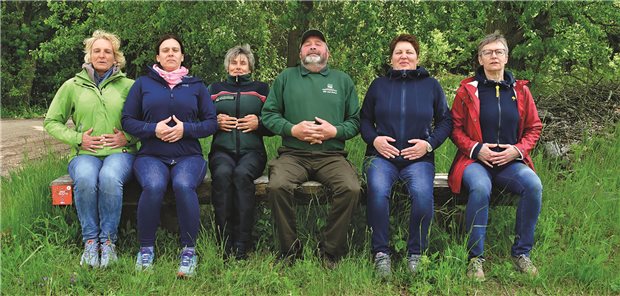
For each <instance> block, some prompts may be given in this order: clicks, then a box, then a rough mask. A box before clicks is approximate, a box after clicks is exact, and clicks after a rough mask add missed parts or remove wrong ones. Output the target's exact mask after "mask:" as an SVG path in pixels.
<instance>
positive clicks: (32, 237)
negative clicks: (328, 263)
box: [0, 126, 620, 295]
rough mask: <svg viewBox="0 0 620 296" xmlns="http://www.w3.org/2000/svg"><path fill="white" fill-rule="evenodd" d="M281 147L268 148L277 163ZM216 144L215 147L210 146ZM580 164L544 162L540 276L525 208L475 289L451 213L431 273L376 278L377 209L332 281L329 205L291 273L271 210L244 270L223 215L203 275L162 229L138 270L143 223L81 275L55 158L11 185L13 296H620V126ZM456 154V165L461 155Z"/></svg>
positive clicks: (4, 208)
mask: <svg viewBox="0 0 620 296" xmlns="http://www.w3.org/2000/svg"><path fill="white" fill-rule="evenodd" d="M278 141H279V139H278V138H271V139H269V140H267V143H266V145H267V147H268V151H269V154H270V157H273V156H274V155H275V150H274V149H275V147H277V146H279V143H278ZM203 144H204V143H203ZM446 144H447V145H444V146H442V148H441V149H440V151H438V152H437V159H438V161H437V171H447V169H448V167H449V163H450V161H451V155H453V153H454V150H453V149H454V146H453V145H452V144H451V143H446ZM347 147H348V149H349V150H350V154H349V158H350V159H351V161H352V162H353V163H354V164H356V165H357V166H358V167H360V164H361V159H362V157H363V153H364V146H363V145H361V139H359V138H356V139H354V140H353V141H352V142H351V143H349V144H348V146H347ZM573 151H574V152H573V154H572V156H571V161H570V163H569V164H568V165H567V164H566V163H565V162H563V161H560V160H555V159H548V158H545V157H543V156H542V154H536V155H535V163H536V164H537V172H538V174H539V175H540V177H541V180H542V181H543V186H544V193H543V209H542V213H541V215H540V220H539V223H538V228H537V232H536V245H535V247H534V250H533V252H532V259H533V260H534V262H535V263H536V264H537V266H538V267H539V270H540V276H539V277H538V278H534V279H532V278H529V277H527V276H525V275H522V274H519V273H517V272H516V271H515V270H514V268H513V267H512V265H511V264H510V261H509V258H510V245H511V243H512V240H513V238H514V237H513V235H512V233H513V230H512V228H513V225H514V211H515V209H514V208H513V207H496V208H493V209H491V211H490V217H491V221H490V225H489V229H488V234H487V243H486V257H487V262H486V263H485V270H486V273H487V278H488V280H487V281H486V282H485V283H481V284H480V283H475V282H471V281H469V280H468V279H466V277H465V274H464V271H465V266H466V257H467V249H466V247H465V245H464V241H465V235H464V234H463V233H462V229H461V228H460V227H459V223H458V221H459V220H458V218H457V217H458V216H459V215H460V214H462V209H458V208H457V209H440V212H438V213H437V216H436V219H435V221H434V223H433V225H432V227H431V240H430V250H429V252H428V253H427V254H426V256H425V258H424V261H423V265H422V267H421V272H420V273H419V274H418V275H417V276H416V277H412V276H410V275H409V274H407V272H406V266H405V260H404V258H402V256H403V255H404V254H403V253H404V250H403V249H402V248H401V249H400V252H399V253H398V255H400V256H401V258H396V260H395V261H394V262H393V266H394V268H395V275H394V277H393V278H392V279H391V280H389V281H380V280H378V279H377V278H375V276H374V274H373V265H372V262H371V260H370V255H369V249H370V246H369V232H368V231H367V229H366V226H365V219H366V218H365V214H364V213H365V208H364V207H363V206H362V205H360V206H359V208H358V211H357V212H356V214H355V217H354V221H353V223H352V225H353V236H352V237H351V247H350V255H349V256H348V257H346V258H345V259H344V260H343V261H342V262H341V264H340V265H339V266H338V267H337V268H336V269H335V270H332V271H329V270H326V269H324V268H323V267H322V266H321V263H320V261H319V260H318V259H317V258H316V257H315V256H314V255H313V248H314V246H316V243H317V241H316V237H317V232H318V231H319V229H320V226H321V225H324V223H325V221H324V217H325V212H326V210H327V208H326V207H325V206H298V208H297V211H298V218H299V221H300V222H299V223H298V225H299V228H300V230H299V232H300V238H301V239H302V241H303V242H304V244H305V249H304V250H305V259H303V260H300V261H298V262H297V263H296V264H294V265H293V266H290V267H287V266H282V265H279V264H275V263H274V256H275V255H274V254H275V253H274V251H273V250H274V249H275V243H274V241H275V239H274V236H273V232H272V224H271V219H270V213H269V210H268V209H267V208H266V207H265V205H261V206H259V207H258V209H257V212H258V216H257V226H256V229H255V234H256V236H257V246H256V251H255V252H253V253H252V254H251V256H250V259H249V260H247V261H243V262H231V261H224V260H223V259H222V258H221V248H220V246H218V245H217V244H216V243H215V239H214V235H213V233H214V231H213V224H214V222H213V211H212V208H211V207H210V206H205V207H204V208H202V213H203V215H202V218H201V219H202V225H203V228H204V229H203V231H202V232H201V235H200V237H199V239H198V246H197V248H198V252H199V255H200V265H199V269H198V272H199V275H198V276H197V277H196V278H194V279H191V280H178V279H176V278H175V276H174V275H175V271H176V268H177V264H178V263H177V260H178V259H177V255H178V251H179V250H178V243H177V241H178V236H177V235H175V234H171V233H169V232H166V231H163V230H162V231H159V233H158V240H157V245H156V256H157V258H156V264H155V267H154V270H153V271H152V272H149V273H138V272H136V271H134V261H135V253H136V251H137V249H138V243H137V236H136V231H135V226H134V225H135V224H133V225H132V224H131V223H129V224H123V225H122V226H121V233H120V241H119V245H118V247H119V251H120V261H119V262H118V264H116V265H114V266H112V267H111V268H110V269H108V270H92V269H87V268H82V267H80V266H79V256H80V254H81V248H82V245H81V240H80V231H79V223H78V221H77V217H76V213H75V209H74V208H72V207H66V208H64V207H52V206H51V205H50V200H49V190H48V187H47V186H48V184H49V181H50V180H52V179H54V178H55V177H56V176H58V175H61V174H65V173H66V165H67V160H66V159H62V158H61V159H58V158H57V156H55V155H48V156H47V157H45V158H43V159H41V160H38V161H34V162H28V163H27V164H26V165H25V166H24V167H22V168H21V169H19V170H17V171H14V172H11V174H10V176H9V177H6V178H2V180H1V182H2V187H1V190H2V196H1V199H0V219H1V220H0V222H1V224H0V244H1V251H0V252H1V253H0V255H1V257H0V259H1V270H0V276H1V277H0V279H1V282H0V291H2V294H7V295H17V294H26V295H30V294H37V295H39V294H46V295H57V294H62V295H65V294H80V295H81V294H121V295H137V294H140V295H143V294H157V295H159V294H163V295H168V294H175V295H178V294H181V295H182V294H190V295H194V294H205V295H274V294H275V295H283V294H287V295H412V294H416V295H417V294H455V295H463V294H481V295H497V294H524V295H530V294H549V295H556V294H562V295H566V294H591V295H601V294H618V293H620V274H619V273H618V270H620V256H619V255H620V254H619V253H620V174H619V172H618V168H619V167H620V157H619V156H620V126H618V127H616V129H615V130H612V131H610V132H609V133H608V134H605V135H602V136H600V137H599V138H593V139H589V140H586V141H585V142H584V143H583V144H582V145H580V146H576V147H574V150H573ZM449 156H450V157H449ZM394 203H395V204H394V206H393V207H392V208H393V209H394V210H393V215H392V221H391V222H392V223H391V224H392V225H391V233H392V243H393V245H395V246H396V249H397V250H398V247H397V246H399V245H402V243H403V242H404V241H405V240H406V235H407V229H406V227H405V221H406V220H407V214H406V213H407V208H408V203H407V202H406V201H404V199H402V198H398V196H397V198H396V199H395V201H394Z"/></svg>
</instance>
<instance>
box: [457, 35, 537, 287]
mask: <svg viewBox="0 0 620 296" xmlns="http://www.w3.org/2000/svg"><path fill="white" fill-rule="evenodd" d="M478 62H479V63H480V65H481V66H480V67H479V68H478V70H477V71H476V75H475V76H474V77H470V78H467V79H465V80H463V81H461V85H460V87H459V89H458V90H457V94H456V97H455V99H454V103H453V105H452V119H453V124H454V126H453V131H452V137H451V138H452V141H453V142H454V144H455V145H456V146H457V148H458V152H457V154H456V156H455V158H454V162H453V163H452V168H451V169H450V175H449V177H448V183H449V185H450V188H451V189H452V191H453V192H454V193H461V192H464V193H465V194H467V196H468V202H467V208H466V213H465V215H466V217H465V219H466V224H467V227H468V229H469V231H470V233H469V239H468V242H467V246H468V250H469V266H468V268H467V275H468V276H469V277H472V278H474V279H477V280H484V271H483V269H482V263H483V262H484V259H483V252H484V239H485V235H486V226H487V221H488V209H489V200H490V196H491V190H492V187H493V186H496V187H497V188H499V189H502V190H507V191H508V192H512V193H514V194H518V195H519V196H520V200H519V205H518V207H517V217H516V225H515V241H514V244H513V246H512V252H511V253H512V256H513V261H514V263H515V265H516V267H517V269H518V270H519V271H521V272H525V273H528V274H531V275H535V274H537V269H536V267H535V266H534V265H533V264H532V261H531V260H530V251H531V249H532V246H533V244H534V230H535V228H536V222H537V220H538V214H539V213H540V208H541V201H542V184H541V182H540V178H538V176H537V175H536V173H535V172H534V165H533V163H532V159H531V158H530V155H529V153H530V151H531V150H532V149H533V148H534V146H535V145H536V141H538V138H539V137H540V132H541V130H542V123H541V121H540V118H539V117H538V112H537V111H536V106H535V105H534V100H533V99H532V94H531V93H530V90H529V89H528V87H527V86H526V84H527V81H525V80H518V81H516V80H515V79H514V77H513V76H512V73H510V72H508V71H505V66H506V63H507V62H508V44H507V42H506V39H505V38H504V37H503V36H502V35H500V34H499V33H497V32H496V33H493V34H490V35H487V36H486V37H485V38H484V39H483V40H482V41H481V42H480V44H479V45H478Z"/></svg>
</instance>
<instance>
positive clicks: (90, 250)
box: [80, 239, 99, 267]
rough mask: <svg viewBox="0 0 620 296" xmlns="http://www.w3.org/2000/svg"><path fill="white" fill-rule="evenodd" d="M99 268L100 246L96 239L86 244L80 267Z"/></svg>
mask: <svg viewBox="0 0 620 296" xmlns="http://www.w3.org/2000/svg"><path fill="white" fill-rule="evenodd" d="M84 264H86V265H88V266H90V267H99V244H98V243H97V242H96V241H95V240H94V239H89V240H87V241H86V243H84V253H82V259H81V260H80V265H82V266H83V265H84Z"/></svg>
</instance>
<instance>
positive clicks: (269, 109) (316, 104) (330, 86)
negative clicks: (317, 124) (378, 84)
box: [262, 65, 360, 151]
mask: <svg viewBox="0 0 620 296" xmlns="http://www.w3.org/2000/svg"><path fill="white" fill-rule="evenodd" d="M314 117H319V118H322V119H324V120H327V121H328V122H329V123H331V124H332V125H334V126H335V127H336V130H337V133H336V137H335V138H332V139H330V140H327V141H324V142H323V144H314V145H310V143H308V142H304V141H300V140H298V139H297V138H295V137H293V136H292V134H291V129H292V128H293V126H294V125H295V124H297V123H299V122H301V121H304V120H308V121H314ZM262 121H263V125H264V126H265V127H266V128H267V129H269V130H270V131H272V132H273V133H274V134H276V135H280V136H282V145H284V146H286V147H289V148H294V149H303V150H311V151H336V150H344V142H345V140H348V139H350V138H353V137H354V136H355V135H357V133H358V132H359V127H360V118H359V101H358V98H357V92H356V91H355V85H354V84H353V80H351V77H349V75H347V74H345V73H344V72H341V71H338V70H333V69H329V68H328V67H325V68H323V70H321V72H319V73H311V72H310V71H308V70H307V69H306V68H304V67H303V66H301V65H299V66H297V67H291V68H288V69H286V70H284V71H283V72H282V73H280V75H278V77H277V78H276V80H275V81H274V82H273V86H272V87H271V89H270V91H269V96H268V97H267V100H266V101H265V105H264V106H263V110H262Z"/></svg>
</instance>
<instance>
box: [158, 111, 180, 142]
mask: <svg viewBox="0 0 620 296" xmlns="http://www.w3.org/2000/svg"><path fill="white" fill-rule="evenodd" d="M171 120H174V122H176V125H175V126H168V123H169V122H170V121H171ZM155 136H156V137H157V138H159V139H160V140H162V141H164V142H168V143H174V142H176V141H178V140H181V139H182V138H183V121H180V120H179V119H178V118H177V117H176V116H175V115H172V116H171V117H168V118H166V119H164V120H162V121H160V122H158V123H157V125H156V126H155Z"/></svg>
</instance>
